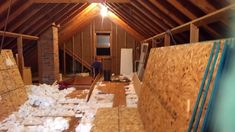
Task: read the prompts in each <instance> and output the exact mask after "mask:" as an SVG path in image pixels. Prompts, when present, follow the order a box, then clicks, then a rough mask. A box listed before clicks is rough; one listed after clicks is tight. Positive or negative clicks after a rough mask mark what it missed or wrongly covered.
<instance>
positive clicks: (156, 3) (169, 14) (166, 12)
mask: <svg viewBox="0 0 235 132" xmlns="http://www.w3.org/2000/svg"><path fill="white" fill-rule="evenodd" d="M150 2H151V3H153V5H154V6H156V7H157V8H158V9H159V10H161V11H162V12H164V13H165V14H166V15H168V16H169V17H171V18H172V19H173V20H174V21H176V22H177V23H178V24H179V25H181V24H183V23H185V22H184V21H183V20H181V19H180V18H179V17H177V16H176V15H175V13H171V12H170V11H169V10H168V9H167V8H165V7H164V6H162V5H161V4H160V3H159V2H158V1H156V0H150Z"/></svg>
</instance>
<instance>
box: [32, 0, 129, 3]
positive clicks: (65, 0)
mask: <svg viewBox="0 0 235 132" xmlns="http://www.w3.org/2000/svg"><path fill="white" fill-rule="evenodd" d="M32 1H33V2H35V3H87V2H88V3H103V2H104V0H32ZM105 2H106V3H128V2H130V1H129V0H105Z"/></svg>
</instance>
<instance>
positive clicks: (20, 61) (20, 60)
mask: <svg viewBox="0 0 235 132" xmlns="http://www.w3.org/2000/svg"><path fill="white" fill-rule="evenodd" d="M17 52H18V67H19V71H20V74H21V76H23V70H24V56H23V37H22V36H19V37H18V38H17Z"/></svg>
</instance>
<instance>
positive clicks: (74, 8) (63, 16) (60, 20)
mask: <svg viewBox="0 0 235 132" xmlns="http://www.w3.org/2000/svg"><path fill="white" fill-rule="evenodd" d="M82 6H84V4H81V3H79V4H76V5H74V6H73V7H71V8H70V9H68V10H67V11H66V12H65V13H64V14H63V15H62V16H61V17H60V18H59V19H58V20H56V22H55V23H57V24H60V26H61V24H62V22H63V21H64V20H66V19H68V18H69V17H71V16H70V15H72V14H73V13H75V12H76V11H78V10H79V9H81V7H82Z"/></svg>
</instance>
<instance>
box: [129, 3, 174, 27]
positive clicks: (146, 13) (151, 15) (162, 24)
mask: <svg viewBox="0 0 235 132" xmlns="http://www.w3.org/2000/svg"><path fill="white" fill-rule="evenodd" d="M131 4H132V5H133V6H134V7H135V8H136V9H137V10H139V11H140V12H142V13H143V14H144V15H145V16H144V17H148V18H149V19H151V20H152V21H153V22H154V23H155V25H158V26H159V27H160V28H161V30H164V31H166V30H168V29H169V28H170V27H169V26H167V25H166V24H164V23H162V22H161V20H159V19H157V18H156V17H154V15H153V14H151V13H150V12H148V11H146V9H144V8H143V7H140V5H139V4H137V3H136V1H132V2H131Z"/></svg>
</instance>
